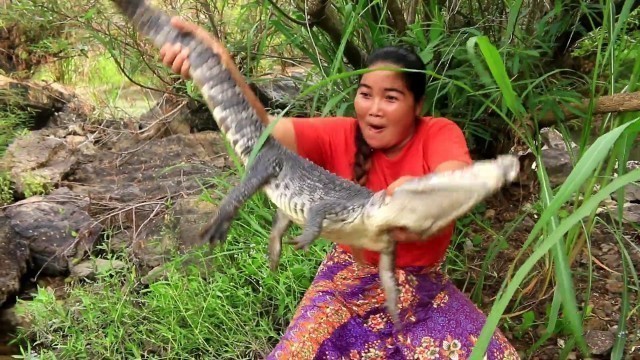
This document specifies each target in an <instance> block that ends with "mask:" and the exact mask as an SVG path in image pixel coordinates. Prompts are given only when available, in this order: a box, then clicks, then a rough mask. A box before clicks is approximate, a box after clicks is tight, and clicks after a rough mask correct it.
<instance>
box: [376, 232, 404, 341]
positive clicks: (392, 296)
mask: <svg viewBox="0 0 640 360" xmlns="http://www.w3.org/2000/svg"><path fill="white" fill-rule="evenodd" d="M381 236H382V237H383V238H384V241H385V242H386V243H387V244H388V246H387V248H386V249H384V250H382V251H381V252H380V261H379V262H378V273H379V274H380V282H381V283H382V289H383V291H384V295H385V300H386V301H385V305H386V307H387V312H388V313H389V315H390V316H391V320H392V321H393V324H394V327H395V329H396V330H398V329H399V328H400V315H399V310H398V286H397V284H396V276H395V268H396V260H395V259H396V256H395V252H396V243H395V241H393V239H392V238H391V236H390V235H389V234H387V233H384V234H382V235H381Z"/></svg>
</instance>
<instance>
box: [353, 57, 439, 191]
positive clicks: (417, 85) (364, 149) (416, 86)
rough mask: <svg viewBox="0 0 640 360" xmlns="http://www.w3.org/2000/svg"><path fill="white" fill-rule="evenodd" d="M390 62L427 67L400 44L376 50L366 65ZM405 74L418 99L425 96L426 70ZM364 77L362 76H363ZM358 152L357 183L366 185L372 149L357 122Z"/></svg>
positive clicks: (420, 69)
mask: <svg viewBox="0 0 640 360" xmlns="http://www.w3.org/2000/svg"><path fill="white" fill-rule="evenodd" d="M382 62H384V63H389V64H393V65H395V66H398V67H400V68H405V69H411V70H419V71H422V70H424V68H425V64H424V62H423V61H422V59H420V57H419V56H418V55H417V54H416V53H415V52H414V51H412V50H410V49H408V48H405V47H400V46H386V47H383V48H379V49H376V50H374V51H373V52H372V53H371V54H370V55H369V57H368V58H367V62H366V67H371V66H373V65H375V64H377V63H382ZM401 74H402V76H404V80H405V83H406V84H407V88H408V89H409V91H411V93H412V94H413V96H414V99H416V101H418V100H420V99H422V97H423V96H424V91H425V86H426V83H427V77H426V75H425V73H424V72H401ZM361 79H362V77H361ZM355 143H356V153H355V162H354V164H353V175H354V180H355V182H356V183H358V184H360V185H362V186H365V185H366V183H367V175H368V174H369V169H370V168H371V152H372V149H371V147H370V146H369V144H368V143H367V141H366V140H365V139H364V136H363V135H362V129H360V126H359V125H358V124H356V138H355Z"/></svg>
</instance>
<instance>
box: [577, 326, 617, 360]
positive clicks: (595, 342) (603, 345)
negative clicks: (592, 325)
mask: <svg viewBox="0 0 640 360" xmlns="http://www.w3.org/2000/svg"><path fill="white" fill-rule="evenodd" d="M584 336H585V341H586V342H587V346H588V347H589V350H590V351H591V353H592V354H594V355H604V354H607V353H608V352H609V351H610V350H611V348H613V343H614V341H615V338H614V336H613V334H612V333H611V332H609V331H602V330H589V331H587V332H586V333H585V335H584Z"/></svg>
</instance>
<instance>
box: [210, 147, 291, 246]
mask: <svg viewBox="0 0 640 360" xmlns="http://www.w3.org/2000/svg"><path fill="white" fill-rule="evenodd" d="M279 171H280V166H277V165H275V166H274V162H273V161H265V160H264V159H260V155H258V158H256V162H255V163H254V165H253V166H251V168H250V169H248V170H247V174H246V176H245V178H244V179H243V180H242V181H241V182H240V184H239V185H238V186H236V187H234V188H233V189H232V190H231V191H230V192H229V193H228V194H227V196H226V197H225V198H224V200H223V201H222V203H221V204H220V207H219V209H218V214H217V215H216V217H215V218H214V219H213V221H211V222H210V223H209V224H207V225H206V226H205V227H204V228H203V229H202V230H201V231H200V236H201V238H202V239H203V240H204V241H209V242H210V243H211V244H212V245H215V244H221V243H223V242H224V240H225V239H226V238H227V233H228V232H229V227H230V226H231V222H232V221H233V219H234V218H235V217H236V214H237V213H238V210H239V209H240V207H242V205H244V203H245V202H247V200H249V198H251V197H252V196H253V195H254V194H255V193H256V192H258V191H259V190H260V189H261V188H262V187H263V186H264V185H266V184H267V183H268V182H269V181H270V180H271V179H273V178H275V177H276V176H278V173H279Z"/></svg>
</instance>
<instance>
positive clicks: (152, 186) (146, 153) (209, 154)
mask: <svg viewBox="0 0 640 360" xmlns="http://www.w3.org/2000/svg"><path fill="white" fill-rule="evenodd" d="M114 146H115V147H114V148H113V149H112V150H111V151H105V150H103V151H100V152H98V153H97V154H96V155H95V156H82V157H80V161H79V162H78V166H77V167H75V168H74V169H73V171H72V172H70V174H69V176H68V177H67V178H66V179H65V180H64V181H63V182H62V183H61V184H62V185H64V186H68V187H69V188H70V189H71V190H73V191H74V192H77V193H81V194H86V195H89V194H91V198H92V200H93V201H97V202H101V203H104V205H105V206H111V205H112V206H114V207H116V208H117V207H118V206H122V205H127V204H128V205H133V204H139V203H142V202H145V201H150V200H157V199H163V198H166V197H169V196H173V195H175V194H184V195H188V194H189V193H191V192H194V191H200V190H201V189H202V185H201V183H200V181H201V180H202V179H203V178H208V177H213V176H215V175H217V174H219V173H220V171H221V170H222V169H223V167H224V166H228V165H230V161H229V162H225V161H223V162H222V163H220V162H217V166H216V165H212V164H213V163H216V161H218V160H217V159H218V158H219V157H221V156H220V154H224V153H225V152H226V149H225V147H224V142H223V140H222V138H221V135H220V134H219V133H216V132H203V133H195V134H187V135H173V136H169V137H165V138H160V139H152V140H149V141H145V142H143V143H142V144H140V143H136V142H133V143H128V142H126V141H125V142H123V143H119V144H114ZM223 157H224V156H223ZM108 203H111V204H108ZM134 211H142V212H143V213H146V214H149V213H150V211H149V210H147V209H143V208H136V209H134Z"/></svg>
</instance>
